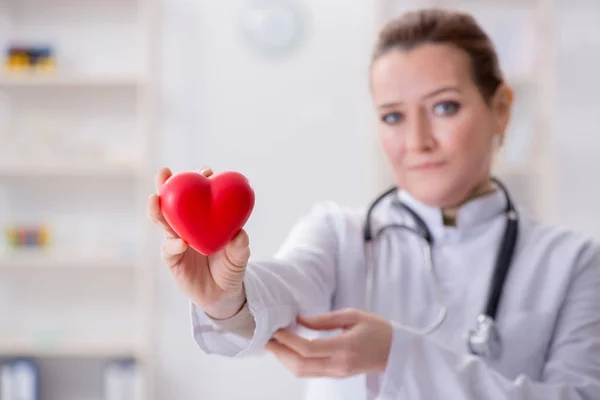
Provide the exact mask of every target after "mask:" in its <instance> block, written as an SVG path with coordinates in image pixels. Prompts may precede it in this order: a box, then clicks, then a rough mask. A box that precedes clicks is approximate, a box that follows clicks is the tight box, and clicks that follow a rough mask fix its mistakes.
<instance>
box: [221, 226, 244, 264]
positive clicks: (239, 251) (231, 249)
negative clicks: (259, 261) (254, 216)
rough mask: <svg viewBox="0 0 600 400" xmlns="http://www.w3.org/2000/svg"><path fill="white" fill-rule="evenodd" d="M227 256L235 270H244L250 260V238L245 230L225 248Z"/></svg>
mask: <svg viewBox="0 0 600 400" xmlns="http://www.w3.org/2000/svg"><path fill="white" fill-rule="evenodd" d="M225 256H226V258H227V260H228V262H229V263H230V264H231V266H232V267H233V268H236V269H237V268H243V267H245V266H246V264H248V260H249V259H250V238H249V237H248V234H247V233H246V231H244V230H243V229H242V230H240V231H239V232H238V234H237V235H236V236H235V237H234V238H233V240H232V241H231V242H229V243H228V244H227V246H226V247H225Z"/></svg>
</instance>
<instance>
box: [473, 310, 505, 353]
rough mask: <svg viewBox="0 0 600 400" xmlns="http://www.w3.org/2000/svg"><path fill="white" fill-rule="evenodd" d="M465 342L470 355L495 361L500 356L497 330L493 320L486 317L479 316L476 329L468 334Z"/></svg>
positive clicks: (500, 345)
mask: <svg viewBox="0 0 600 400" xmlns="http://www.w3.org/2000/svg"><path fill="white" fill-rule="evenodd" d="M467 342H468V346H469V350H470V351H471V353H473V354H476V355H479V356H481V357H484V358H487V359H490V360H497V359H499V358H500V355H501V354H502V341H501V340H500V334H499V333H498V328H497V327H496V324H495V322H494V320H493V319H492V318H490V317H489V316H487V315H483V314H482V315H479V317H478V318H477V329H475V330H471V331H470V332H469V337H468V341H467Z"/></svg>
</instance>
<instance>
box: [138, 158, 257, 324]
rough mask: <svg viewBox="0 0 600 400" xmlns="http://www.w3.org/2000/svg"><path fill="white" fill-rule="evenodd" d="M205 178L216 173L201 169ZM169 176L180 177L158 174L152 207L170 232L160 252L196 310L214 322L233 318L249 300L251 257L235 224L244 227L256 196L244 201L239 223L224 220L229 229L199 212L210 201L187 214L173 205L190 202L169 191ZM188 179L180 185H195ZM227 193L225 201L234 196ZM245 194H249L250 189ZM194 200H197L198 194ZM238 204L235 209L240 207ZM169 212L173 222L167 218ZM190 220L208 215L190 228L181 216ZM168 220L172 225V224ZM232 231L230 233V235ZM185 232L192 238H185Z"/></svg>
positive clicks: (166, 171)
mask: <svg viewBox="0 0 600 400" xmlns="http://www.w3.org/2000/svg"><path fill="white" fill-rule="evenodd" d="M202 175H203V176H200V175H199V177H200V178H202V180H199V182H206V181H207V179H206V178H208V177H210V176H211V175H213V173H212V171H211V170H210V169H208V168H207V169H205V170H204V171H202ZM170 178H173V179H175V178H177V175H173V174H172V173H171V171H170V170H169V169H167V168H163V169H161V170H160V171H159V172H158V173H157V175H156V177H155V182H156V190H157V192H158V193H157V194H153V195H151V196H150V198H149V199H148V204H147V208H148V216H149V218H150V219H151V220H152V221H153V222H154V223H156V224H157V225H159V226H160V227H162V229H163V230H164V232H165V234H166V237H165V239H164V241H163V244H162V248H161V258H162V260H163V262H164V263H165V264H166V265H167V266H168V267H169V269H170V271H171V273H172V274H173V277H174V278H175V281H176V282H177V285H178V286H179V288H180V290H182V292H183V293H184V294H185V295H186V296H188V297H189V298H190V299H191V301H192V302H194V304H195V305H196V306H198V307H199V308H201V309H202V310H204V311H205V312H206V313H207V314H209V315H210V316H211V317H213V318H216V319H225V318H229V317H231V316H233V315H234V314H236V313H237V311H238V310H239V309H240V308H241V307H242V305H243V304H244V302H245V300H246V295H245V292H244V287H243V280H244V275H245V271H246V265H247V263H248V260H249V258H250V247H249V239H248V235H247V233H246V232H245V231H244V230H243V229H241V228H239V229H235V224H236V223H237V224H238V225H243V223H244V222H245V220H246V219H247V217H248V216H249V213H250V211H251V210H252V206H253V205H254V198H253V196H252V193H250V197H248V195H247V197H246V198H245V199H244V202H245V204H246V210H245V211H246V212H245V214H243V215H241V217H240V216H239V215H238V217H237V219H236V220H232V219H231V217H230V218H229V220H225V222H224V224H225V225H223V224H221V225H218V224H217V222H218V221H215V220H214V219H213V220H210V219H209V215H208V214H207V215H204V216H203V215H202V214H201V213H199V212H197V210H199V209H202V207H204V208H206V207H209V204H208V203H206V202H207V201H208V200H207V199H206V198H204V199H200V200H199V201H200V203H201V204H188V205H187V208H186V207H183V211H182V208H181V207H179V208H178V207H175V204H174V203H173V202H174V201H182V200H185V199H182V198H179V197H177V195H176V194H174V193H172V192H175V190H171V191H170V192H168V191H166V190H165V189H167V188H168V186H167V185H168V183H171V182H169V179H170ZM184 178H185V179H182V180H181V182H176V183H177V184H178V185H180V186H181V185H182V182H183V185H184V186H185V185H186V184H189V182H190V178H192V179H191V180H192V181H193V178H194V177H191V176H189V175H187V176H184ZM173 182H175V180H173ZM227 190H228V189H227V188H226V189H225V191H224V192H223V191H221V192H220V193H221V196H222V197H224V198H225V200H224V202H225V203H227V201H228V199H229V198H230V197H231V196H230V194H228V193H227ZM229 190H231V189H229ZM179 192H180V194H181V193H184V195H185V193H192V192H193V190H192V191H188V192H186V190H185V188H184V190H179ZM201 192H202V191H201ZM245 193H248V190H246V192H245ZM196 195H198V194H197V193H196ZM169 196H170V197H169ZM200 196H202V193H200ZM192 199H193V200H198V198H197V197H196V198H194V197H193V196H192ZM238 199H239V197H238ZM202 201H204V203H202ZM169 202H171V203H169ZM234 203H235V202H234ZM231 206H232V204H231V203H229V207H231ZM233 206H234V207H235V204H233ZM167 214H169V217H170V218H167V217H166V215H167ZM231 214H232V213H230V214H229V215H231ZM186 216H187V217H192V218H196V219H197V218H200V217H203V218H204V219H205V220H194V221H187V225H186V224H185V221H183V220H182V217H183V218H185V217H186ZM169 219H170V220H171V223H169V222H168V220H169ZM215 224H217V225H215ZM232 224H233V225H232ZM202 227H208V228H207V229H209V231H202ZM227 229H229V230H230V231H229V232H228V231H227ZM210 230H212V231H210ZM177 232H179V234H178V233H177ZM181 233H183V236H186V235H187V236H188V237H186V238H185V239H184V238H182V235H180V234H181ZM211 233H212V234H211ZM194 234H196V235H194ZM202 235H203V236H202ZM194 247H196V248H198V249H200V250H202V251H203V253H205V254H208V255H205V254H203V253H201V252H200V251H198V250H196V249H194Z"/></svg>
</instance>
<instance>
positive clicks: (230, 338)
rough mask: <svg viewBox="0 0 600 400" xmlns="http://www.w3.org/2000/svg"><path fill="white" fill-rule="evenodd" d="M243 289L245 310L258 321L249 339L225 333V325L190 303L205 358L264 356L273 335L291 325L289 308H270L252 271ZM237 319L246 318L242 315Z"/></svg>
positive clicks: (249, 271) (196, 334)
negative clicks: (246, 308)
mask: <svg viewBox="0 0 600 400" xmlns="http://www.w3.org/2000/svg"><path fill="white" fill-rule="evenodd" d="M244 286H245V289H246V301H247V303H246V306H247V307H248V311H249V313H250V315H251V316H252V317H253V318H254V321H255V327H254V332H253V334H252V336H251V337H250V338H248V337H244V335H240V334H237V333H236V332H232V331H230V330H228V329H226V326H224V324H223V322H222V321H216V320H214V319H212V318H210V317H209V316H208V315H207V314H206V313H205V312H204V311H203V310H201V309H199V308H198V307H196V306H195V305H194V304H193V303H191V319H192V328H193V337H194V340H195V342H196V343H197V344H198V346H199V347H200V348H201V349H202V350H203V351H204V352H205V353H206V354H218V355H224V356H228V357H242V356H245V355H252V354H260V353H262V352H264V347H265V345H266V344H267V342H268V341H269V339H270V338H271V336H272V335H273V333H274V332H275V331H276V330H277V329H279V328H281V327H283V326H286V325H288V324H289V321H288V320H289V316H290V315H292V313H291V312H290V311H291V310H290V307H289V306H273V305H272V306H269V305H268V303H266V299H265V298H263V296H264V294H263V293H262V292H261V290H260V280H259V279H258V277H256V276H255V275H254V273H253V272H252V271H251V269H247V270H246V277H245V279H244ZM238 317H241V318H244V317H243V315H239V316H238ZM234 319H237V318H236V317H234ZM230 322H233V321H230ZM225 325H226V324H225Z"/></svg>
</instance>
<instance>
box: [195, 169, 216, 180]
mask: <svg viewBox="0 0 600 400" xmlns="http://www.w3.org/2000/svg"><path fill="white" fill-rule="evenodd" d="M196 171H197V172H198V173H199V174H202V175H204V176H206V177H207V178H208V177H209V176H211V175H212V174H213V170H212V169H211V168H210V167H207V166H203V167H202V168H198V169H197V170H196Z"/></svg>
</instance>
